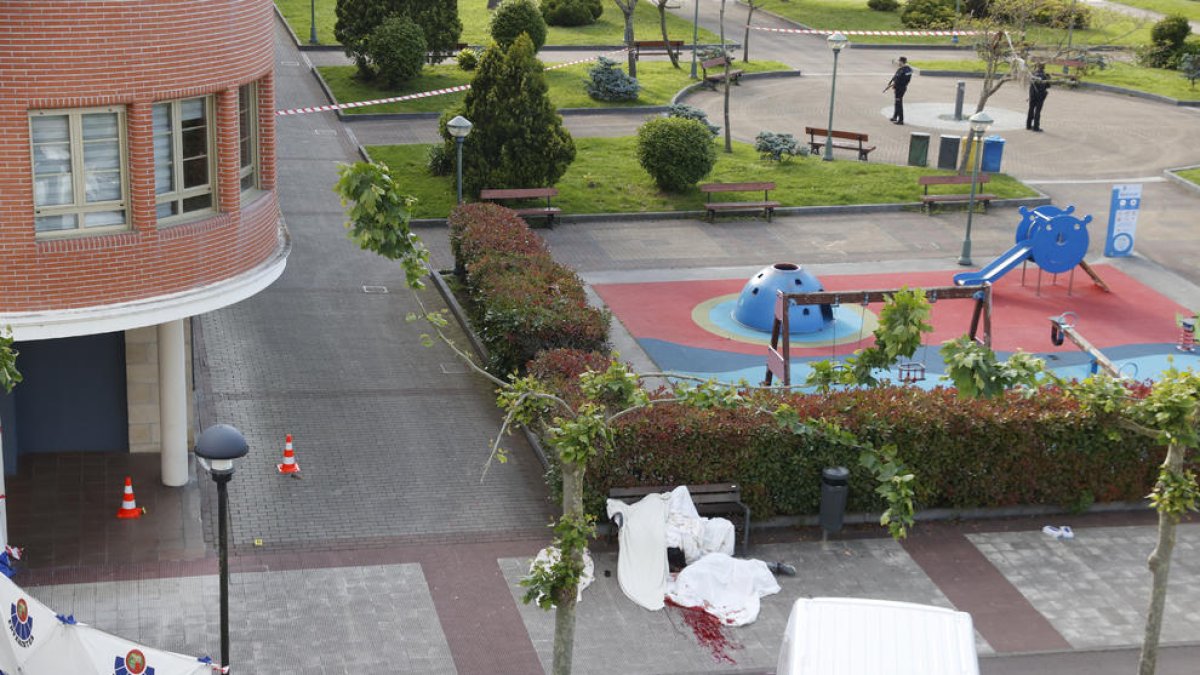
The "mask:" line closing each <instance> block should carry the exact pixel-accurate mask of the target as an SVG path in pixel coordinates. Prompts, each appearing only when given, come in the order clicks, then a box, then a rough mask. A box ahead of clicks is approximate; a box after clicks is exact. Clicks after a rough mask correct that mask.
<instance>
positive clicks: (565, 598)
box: [551, 462, 583, 675]
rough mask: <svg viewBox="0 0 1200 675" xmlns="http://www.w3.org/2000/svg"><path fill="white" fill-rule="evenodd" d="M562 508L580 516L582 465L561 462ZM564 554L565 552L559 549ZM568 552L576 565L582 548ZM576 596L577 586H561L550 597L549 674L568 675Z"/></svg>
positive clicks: (573, 642) (572, 646)
mask: <svg viewBox="0 0 1200 675" xmlns="http://www.w3.org/2000/svg"><path fill="white" fill-rule="evenodd" d="M562 482H563V485H562V491H563V496H562V508H563V515H564V516H573V517H576V518H583V467H582V466H579V465H576V464H573V463H570V462H563V463H562ZM561 553H562V554H563V555H568V552H567V551H562V552H561ZM569 555H570V556H571V557H572V558H574V560H575V563H576V564H578V563H579V561H580V560H581V559H582V558H583V551H582V550H576V551H570V552H569ZM578 597H579V589H578V587H577V586H571V587H570V588H564V589H562V592H561V593H560V594H559V597H557V598H555V599H554V604H555V610H554V661H553V665H552V666H551V673H553V675H571V661H572V659H573V657H574V654H575V603H576V600H577V599H578Z"/></svg>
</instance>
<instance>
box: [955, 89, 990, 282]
mask: <svg viewBox="0 0 1200 675" xmlns="http://www.w3.org/2000/svg"><path fill="white" fill-rule="evenodd" d="M968 120H969V121H970V123H971V142H972V145H971V146H970V147H971V149H972V150H973V152H974V153H975V161H974V162H972V163H971V196H970V197H969V198H968V199H967V236H966V237H965V238H964V239H963V245H962V254H961V255H959V256H958V264H959V265H963V266H966V267H970V266H972V265H974V263H972V262H971V217H972V216H974V215H975V186H976V184H977V183H978V182H979V164H980V162H982V161H983V146H982V142H983V135H984V134H985V133H987V130H988V127H990V126H992V118H991V116H990V115H988V114H987V113H985V112H983V111H980V112H977V113H975V114H974V115H971V117H970V118H968Z"/></svg>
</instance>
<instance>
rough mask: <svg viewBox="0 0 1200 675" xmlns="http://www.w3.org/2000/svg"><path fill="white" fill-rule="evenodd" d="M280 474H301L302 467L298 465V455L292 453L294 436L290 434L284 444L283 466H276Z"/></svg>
mask: <svg viewBox="0 0 1200 675" xmlns="http://www.w3.org/2000/svg"><path fill="white" fill-rule="evenodd" d="M275 467H276V468H277V469H279V473H300V465H299V464H297V463H296V454H295V453H294V452H292V435H291V434H288V435H287V439H286V440H284V442H283V464H276V465H275Z"/></svg>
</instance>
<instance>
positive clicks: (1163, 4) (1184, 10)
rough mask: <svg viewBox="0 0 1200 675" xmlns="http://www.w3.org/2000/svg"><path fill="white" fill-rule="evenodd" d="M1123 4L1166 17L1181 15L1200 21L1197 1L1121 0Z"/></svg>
mask: <svg viewBox="0 0 1200 675" xmlns="http://www.w3.org/2000/svg"><path fill="white" fill-rule="evenodd" d="M1121 4H1122V5H1129V6H1130V7H1138V8H1140V9H1148V10H1150V11H1151V12H1158V13H1159V14H1163V15H1166V16H1170V15H1172V14H1179V15H1182V16H1186V17H1187V18H1188V19H1189V20H1191V21H1200V2H1196V0H1121Z"/></svg>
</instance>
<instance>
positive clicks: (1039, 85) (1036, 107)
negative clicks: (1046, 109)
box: [1025, 63, 1050, 131]
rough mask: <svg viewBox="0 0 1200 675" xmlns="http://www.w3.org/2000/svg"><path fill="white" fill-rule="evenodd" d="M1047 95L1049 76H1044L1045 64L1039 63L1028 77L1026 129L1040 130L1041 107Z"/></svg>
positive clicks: (1048, 91)
mask: <svg viewBox="0 0 1200 675" xmlns="http://www.w3.org/2000/svg"><path fill="white" fill-rule="evenodd" d="M1048 93H1050V76H1049V75H1047V74H1046V66H1045V64H1042V63H1039V64H1038V65H1037V67H1036V68H1034V69H1033V73H1032V74H1031V75H1030V77H1029V112H1028V113H1027V114H1026V115H1025V128H1026V129H1028V130H1030V131H1041V130H1042V105H1043V104H1044V103H1045V102H1046V94H1048Z"/></svg>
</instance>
